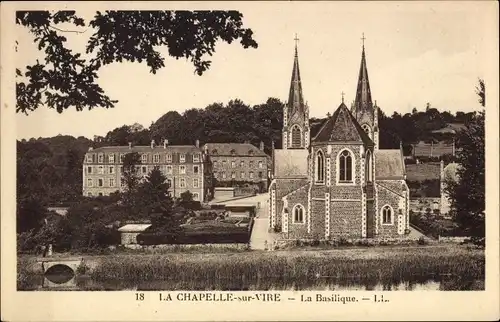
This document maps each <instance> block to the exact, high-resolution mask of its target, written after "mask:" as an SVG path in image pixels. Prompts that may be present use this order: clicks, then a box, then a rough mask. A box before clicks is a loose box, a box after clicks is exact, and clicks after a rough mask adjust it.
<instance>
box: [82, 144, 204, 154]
mask: <svg viewBox="0 0 500 322" xmlns="http://www.w3.org/2000/svg"><path fill="white" fill-rule="evenodd" d="M116 152H121V153H133V152H138V153H144V152H158V153H160V152H167V153H172V152H178V153H189V152H201V149H200V148H197V147H196V146H194V145H167V146H166V147H163V145H155V146H153V148H151V146H149V145H136V146H131V147H129V146H122V145H121V146H103V147H100V148H95V149H92V150H89V151H88V153H116Z"/></svg>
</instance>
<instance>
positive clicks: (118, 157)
mask: <svg viewBox="0 0 500 322" xmlns="http://www.w3.org/2000/svg"><path fill="white" fill-rule="evenodd" d="M133 152H137V153H139V154H140V156H141V164H139V165H137V167H138V174H139V175H140V176H142V177H145V176H146V175H148V174H149V173H150V172H151V170H153V168H154V167H159V169H160V170H161V171H162V173H163V174H164V175H165V176H166V177H167V181H168V183H169V185H170V193H171V195H172V197H176V198H178V197H180V195H181V193H183V192H185V191H190V192H191V193H192V194H193V199H194V200H198V201H206V200H207V195H208V194H209V192H210V190H211V187H210V186H209V183H210V180H208V178H209V177H210V166H209V164H208V158H207V154H206V153H205V152H204V151H203V150H202V149H200V147H199V144H198V142H197V143H196V145H168V142H167V141H165V142H163V144H162V145H155V142H154V141H152V142H151V145H150V146H132V145H131V144H129V146H106V147H100V148H97V149H92V148H90V149H89V151H88V152H87V154H86V155H85V159H84V161H83V195H84V196H89V197H92V196H104V195H109V194H111V193H113V192H116V191H122V190H123V189H124V183H123V182H122V178H123V175H122V173H123V171H122V169H123V158H124V157H125V155H126V154H127V153H133Z"/></svg>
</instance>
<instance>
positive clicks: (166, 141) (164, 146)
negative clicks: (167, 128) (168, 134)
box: [163, 139, 168, 149]
mask: <svg viewBox="0 0 500 322" xmlns="http://www.w3.org/2000/svg"><path fill="white" fill-rule="evenodd" d="M167 145H168V140H167V139H165V140H163V148H164V149H166V148H167Z"/></svg>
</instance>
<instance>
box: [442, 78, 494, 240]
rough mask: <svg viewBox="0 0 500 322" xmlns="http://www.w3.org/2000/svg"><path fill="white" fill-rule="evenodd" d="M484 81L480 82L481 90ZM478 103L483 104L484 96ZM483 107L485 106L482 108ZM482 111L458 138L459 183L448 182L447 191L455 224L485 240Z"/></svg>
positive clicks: (476, 114)
mask: <svg viewBox="0 0 500 322" xmlns="http://www.w3.org/2000/svg"><path fill="white" fill-rule="evenodd" d="M481 87H482V88H483V90H482V93H483V95H484V82H480V88H481ZM479 96H480V101H482V104H484V97H482V96H481V94H479ZM483 106H484V105H483ZM484 121H485V112H484V110H483V111H481V112H478V113H475V114H474V117H473V118H472V121H471V122H469V123H468V125H467V129H466V130H465V131H464V132H462V133H461V135H460V137H459V140H458V142H459V145H458V147H459V148H460V150H459V152H458V154H457V160H458V163H459V164H460V167H459V168H458V169H457V176H458V182H450V183H449V184H448V185H447V189H448V192H449V195H450V199H451V206H452V208H453V210H454V211H455V212H456V220H457V222H458V223H459V224H460V225H461V226H462V227H463V228H464V229H465V230H466V231H468V232H469V233H470V236H473V237H484V233H485V232H484V219H485V218H484V217H485V214H484V211H485V207H486V204H485V132H484V130H485V129H484Z"/></svg>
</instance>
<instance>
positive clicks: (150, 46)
mask: <svg viewBox="0 0 500 322" xmlns="http://www.w3.org/2000/svg"><path fill="white" fill-rule="evenodd" d="M242 18H243V15H242V14H241V13H240V12H238V11H105V12H100V11H98V12H96V13H95V15H94V17H93V19H92V20H91V21H89V22H88V24H87V23H86V22H85V21H84V19H82V18H81V17H79V16H78V15H77V14H76V12H75V11H57V12H49V11H17V12H16V23H17V24H19V25H22V26H24V27H26V28H28V29H29V31H30V32H31V33H32V34H33V35H34V36H35V39H34V41H35V43H36V44H37V45H38V49H39V50H40V51H43V52H44V53H45V58H44V61H43V62H40V61H38V60H37V62H36V64H34V65H29V66H26V70H25V71H21V70H20V69H16V75H17V77H23V76H24V77H25V78H27V81H26V82H24V81H19V82H17V84H16V90H17V106H16V111H17V112H23V113H26V114H27V113H28V112H31V111H34V110H35V109H37V108H39V107H40V106H44V105H46V106H48V107H49V108H54V109H56V110H57V111H58V112H59V113H62V112H63V111H64V110H65V109H68V108H70V107H74V108H76V110H77V111H81V110H83V109H85V108H88V109H92V108H95V107H104V108H112V107H114V106H115V104H116V103H117V101H116V100H112V99H111V98H109V97H108V96H107V95H106V94H105V93H104V91H103V89H102V87H101V86H99V84H97V82H96V81H97V79H98V78H99V76H98V71H99V70H100V68H101V67H102V66H105V65H108V64H111V63H115V62H120V63H121V62H123V61H128V62H135V61H137V62H139V63H142V62H145V63H146V64H147V66H148V67H149V68H150V72H151V73H153V74H155V73H156V72H157V71H158V70H159V69H160V68H162V67H164V66H165V58H164V57H162V55H161V54H160V52H159V51H158V49H159V48H161V47H164V46H166V47H168V55H170V56H172V57H174V58H176V59H179V58H185V59H188V60H190V61H191V62H192V63H193V65H194V67H195V71H196V73H197V74H198V75H202V74H203V72H204V71H206V70H207V69H208V68H209V67H210V63H211V62H210V61H209V60H206V59H205V56H207V55H208V56H212V55H213V54H214V52H215V44H216V43H217V42H219V41H223V42H226V43H229V44H231V43H232V42H233V41H235V40H240V44H241V45H242V46H243V48H250V47H253V48H257V43H256V42H255V40H254V39H253V38H252V36H253V32H252V30H251V29H248V28H243V21H242ZM60 24H72V25H74V26H76V27H86V26H88V27H91V28H92V30H93V31H94V33H93V34H92V35H91V36H90V38H89V40H88V43H87V46H86V52H85V54H84V55H82V53H75V52H73V51H72V50H71V49H69V48H68V46H67V38H66V37H65V36H63V35H61V33H64V32H68V31H66V30H63V29H61V28H59V27H57V26H58V25H60ZM74 32H76V33H80V34H83V33H84V31H74Z"/></svg>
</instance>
